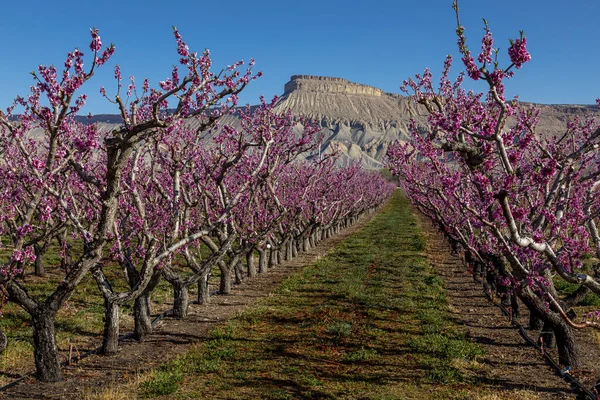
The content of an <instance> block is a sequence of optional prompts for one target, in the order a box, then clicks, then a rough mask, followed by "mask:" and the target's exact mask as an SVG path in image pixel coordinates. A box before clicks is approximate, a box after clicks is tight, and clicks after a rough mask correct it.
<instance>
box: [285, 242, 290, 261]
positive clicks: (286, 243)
mask: <svg viewBox="0 0 600 400" xmlns="http://www.w3.org/2000/svg"><path fill="white" fill-rule="evenodd" d="M283 259H284V260H285V261H290V260H291V259H292V242H291V240H288V241H287V242H285V256H284V258H283Z"/></svg>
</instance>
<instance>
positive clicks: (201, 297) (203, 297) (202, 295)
mask: <svg viewBox="0 0 600 400" xmlns="http://www.w3.org/2000/svg"><path fill="white" fill-rule="evenodd" d="M209 275H210V269H209V268H206V271H204V272H203V273H202V275H201V277H200V280H199V281H198V304H208V303H209V301H210V293H209V291H208V277H209Z"/></svg>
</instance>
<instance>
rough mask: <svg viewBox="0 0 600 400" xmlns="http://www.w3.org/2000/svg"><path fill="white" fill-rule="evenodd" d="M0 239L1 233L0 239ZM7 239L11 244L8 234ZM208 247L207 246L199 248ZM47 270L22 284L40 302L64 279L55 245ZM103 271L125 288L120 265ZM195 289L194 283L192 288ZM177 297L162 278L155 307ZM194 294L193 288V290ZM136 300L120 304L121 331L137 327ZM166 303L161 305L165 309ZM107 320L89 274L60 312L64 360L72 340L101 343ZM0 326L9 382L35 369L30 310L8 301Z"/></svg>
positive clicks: (2, 374)
mask: <svg viewBox="0 0 600 400" xmlns="http://www.w3.org/2000/svg"><path fill="white" fill-rule="evenodd" d="M0 239H2V238H0ZM3 242H4V243H5V244H7V242H8V241H7V240H6V238H4V239H3ZM201 251H205V252H206V249H201ZM8 254H9V251H8V250H7V249H6V248H4V249H3V250H0V262H1V260H2V257H5V259H6V258H7V257H8ZM44 264H45V268H46V272H47V275H46V277H44V278H41V277H36V276H34V275H33V274H32V271H30V270H27V271H26V276H25V280H24V281H23V282H22V285H23V287H25V288H26V290H27V291H28V292H29V293H30V294H31V295H32V296H34V297H35V298H36V299H37V300H38V301H43V300H44V299H45V298H46V297H47V296H48V295H49V294H50V293H52V292H53V291H54V290H55V289H56V286H57V285H58V283H59V282H60V281H61V279H63V277H64V272H63V271H62V270H61V269H60V268H59V265H60V257H59V255H58V248H57V247H56V246H51V247H50V248H49V251H48V252H47V253H46V254H45V256H44ZM215 272H217V273H215V274H214V275H215V276H214V277H213V279H212V280H211V285H212V288H214V287H215V286H216V285H217V284H218V268H217V267H215ZM105 273H106V274H107V276H108V277H109V279H110V280H111V282H113V283H114V286H113V288H114V289H115V290H117V291H119V290H124V289H126V281H125V277H124V275H123V271H122V269H121V268H120V267H119V266H117V265H109V266H108V267H106V268H105ZM194 289H195V288H192V292H193V291H194ZM172 298H173V294H172V289H171V286H170V285H169V284H168V283H167V282H166V281H164V280H162V281H161V282H160V284H159V285H158V287H157V288H156V290H155V291H154V292H153V294H152V302H153V307H154V310H156V309H158V307H160V306H161V305H163V304H165V303H171V302H172ZM190 298H191V299H193V298H194V293H190ZM132 305H133V304H132V303H130V304H125V305H123V306H122V308H121V310H122V316H121V329H122V332H123V333H127V332H128V331H131V329H132V327H133V318H132V313H133V311H132ZM164 308H166V306H162V309H164ZM103 320H104V300H103V298H102V296H101V294H100V293H99V290H98V287H97V285H96V282H95V280H94V279H93V277H92V275H91V274H88V275H87V276H86V277H85V278H84V279H83V281H82V283H81V284H80V285H79V286H78V287H77V288H76V289H75V291H74V292H73V294H72V295H71V297H70V298H69V299H68V300H67V302H66V304H65V305H64V307H63V308H62V309H60V310H59V311H58V313H57V316H56V332H57V333H56V336H57V344H58V348H59V350H60V357H61V361H65V360H66V358H67V354H68V349H69V345H70V344H73V346H74V347H75V349H76V350H78V351H80V352H84V351H85V350H89V349H93V348H96V347H97V346H99V345H100V344H101V343H102V330H103ZM0 329H1V330H3V331H4V332H5V333H6V335H7V338H8V347H7V349H6V351H5V352H4V353H3V354H2V355H0V385H2V384H5V383H8V382H10V381H11V380H12V379H13V376H14V375H15V374H24V373H29V372H32V371H33V370H34V368H35V366H34V363H33V347H32V345H31V344H30V343H31V340H32V328H31V323H30V319H29V315H28V314H27V313H26V312H25V311H24V310H22V309H21V308H20V307H19V306H17V305H16V304H14V303H10V302H9V303H7V304H6V305H4V307H3V308H2V314H1V316H0Z"/></svg>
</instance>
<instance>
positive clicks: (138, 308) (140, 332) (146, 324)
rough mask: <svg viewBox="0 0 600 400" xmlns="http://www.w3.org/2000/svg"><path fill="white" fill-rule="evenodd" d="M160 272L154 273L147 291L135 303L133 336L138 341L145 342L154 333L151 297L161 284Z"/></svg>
mask: <svg viewBox="0 0 600 400" xmlns="http://www.w3.org/2000/svg"><path fill="white" fill-rule="evenodd" d="M160 277H161V273H160V271H154V273H153V275H152V279H151V280H150V283H149V284H148V286H147V287H146V289H145V290H144V291H143V292H142V293H141V294H140V295H139V296H138V297H137V298H136V299H135V302H134V303H133V319H134V327H133V336H134V337H135V338H136V340H138V341H140V342H141V341H143V340H144V339H145V338H146V336H148V335H149V334H150V333H152V319H151V317H152V315H151V313H150V312H151V310H150V296H151V295H152V292H153V291H154V289H155V288H156V286H158V283H159V282H160Z"/></svg>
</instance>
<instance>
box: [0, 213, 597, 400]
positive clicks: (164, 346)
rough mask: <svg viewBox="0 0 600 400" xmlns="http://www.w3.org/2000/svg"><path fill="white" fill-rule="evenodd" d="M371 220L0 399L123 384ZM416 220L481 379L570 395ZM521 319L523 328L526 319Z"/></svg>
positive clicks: (545, 394)
mask: <svg viewBox="0 0 600 400" xmlns="http://www.w3.org/2000/svg"><path fill="white" fill-rule="evenodd" d="M369 220H370V217H365V218H362V219H361V220H360V221H359V222H358V223H356V224H355V225H353V226H352V227H350V228H348V229H346V230H344V231H342V232H341V233H340V234H339V235H337V236H335V237H332V238H330V239H328V240H325V241H323V242H321V243H320V244H319V245H318V246H317V247H315V248H314V249H312V250H310V251H309V252H307V253H300V254H299V255H298V257H296V258H294V259H293V260H292V261H286V262H284V263H283V264H281V265H279V266H276V267H275V268H273V269H271V270H269V272H268V273H267V274H265V275H261V276H258V277H256V278H252V279H248V280H247V281H246V282H244V284H242V285H238V286H234V288H233V290H232V293H231V295H228V296H213V297H211V303H210V304H209V305H204V306H201V305H192V306H190V312H189V317H188V318H187V319H186V320H175V319H172V318H165V319H164V320H163V321H161V322H160V323H159V325H158V326H157V327H156V329H155V332H154V333H153V334H152V335H150V337H149V338H148V339H147V340H145V341H144V342H142V343H139V342H136V341H134V340H125V341H123V342H122V344H121V349H120V352H119V353H118V354H117V355H115V356H113V357H103V356H97V355H92V356H90V357H88V358H86V359H84V360H81V361H80V362H79V363H78V364H76V365H73V366H70V367H66V368H65V370H64V374H65V380H64V381H62V382H57V383H40V382H37V381H36V380H35V379H34V378H33V377H29V378H27V379H25V380H24V381H22V382H21V383H19V384H18V385H16V386H14V387H12V388H10V389H8V390H7V391H6V392H4V393H1V394H0V398H1V399H79V398H83V397H84V396H85V394H86V393H88V394H89V393H93V392H99V391H101V390H102V389H107V388H109V387H110V386H112V385H117V384H124V383H126V382H127V381H128V380H129V379H131V378H132V377H134V376H135V375H136V374H138V373H141V372H144V371H147V370H149V369H152V368H154V367H156V366H158V365H159V364H160V363H163V362H165V361H168V360H170V359H172V358H174V357H176V356H177V355H179V354H182V353H184V352H185V351H186V350H188V349H189V347H190V346H191V345H193V344H194V343H197V342H200V341H203V340H206V339H207V338H208V335H209V331H210V330H211V329H213V328H215V327H216V326H219V325H220V324H223V323H224V322H225V321H226V320H227V319H228V318H231V317H233V316H235V315H237V314H239V313H240V312H242V311H243V310H244V309H245V308H246V307H247V306H248V305H250V304H252V303H254V302H255V301H256V300H258V299H260V298H263V297H265V296H268V295H269V294H270V293H272V292H273V291H274V289H275V288H276V287H277V286H278V285H279V284H280V283H281V282H282V281H283V280H284V279H285V278H286V277H287V276H289V275H290V274H291V273H293V272H295V271H297V270H299V269H301V268H302V267H304V266H305V265H307V264H309V263H312V262H314V261H315V260H317V259H319V258H320V257H322V256H324V255H325V253H326V252H327V251H328V250H329V249H331V248H332V247H334V246H336V245H337V244H338V243H340V242H341V241H343V240H344V239H345V238H346V237H347V236H349V235H351V234H352V233H354V232H356V231H358V230H359V229H361V228H362V227H363V226H364V225H365V224H366V223H367V222H368V221H369ZM420 221H421V226H422V228H423V231H424V235H425V237H426V239H427V252H428V254H429V257H430V259H431V261H432V263H434V264H435V265H436V267H437V269H438V270H439V273H440V275H441V277H442V278H443V279H444V281H445V285H446V289H447V291H448V299H449V302H450V305H451V310H452V313H453V316H454V319H455V320H456V322H457V323H458V324H461V325H463V326H464V327H465V328H466V329H467V331H468V334H469V336H470V337H471V338H472V339H473V340H474V341H476V342H478V343H480V344H481V346H483V347H484V348H485V350H486V356H485V359H484V361H482V364H484V365H485V366H484V368H482V371H483V372H482V374H483V376H481V377H480V382H482V384H483V385H484V386H486V387H488V388H489V389H490V390H492V391H495V392H497V393H498V394H499V397H498V398H501V393H502V392H503V391H511V392H512V391H515V390H525V391H530V392H535V394H536V395H537V396H539V398H540V399H572V398H574V395H573V394H572V392H571V391H570V388H569V385H568V384H566V383H565V382H564V381H563V380H562V379H561V378H559V377H557V376H555V375H554V373H553V371H552V370H551V369H550V368H549V367H548V366H547V365H546V364H545V363H544V362H543V360H542V358H541V356H540V355H539V353H538V352H537V351H535V350H534V349H533V348H532V347H529V346H527V345H525V342H524V340H523V339H522V338H521V336H520V335H519V334H518V332H517V331H516V330H515V328H513V327H512V326H511V324H510V322H509V321H508V320H507V319H506V318H505V317H504V316H503V315H502V314H501V312H500V310H499V309H498V308H497V307H495V306H494V305H492V304H491V303H490V302H488V301H487V300H486V298H485V297H484V295H483V293H482V290H481V287H480V286H479V285H478V284H477V283H475V282H474V281H473V279H472V277H471V276H470V274H469V272H468V270H466V268H465V267H464V265H463V264H462V263H461V260H460V259H459V257H458V256H454V255H452V254H451V252H450V248H449V246H448V245H447V243H446V242H445V241H444V240H443V238H442V237H441V236H440V235H439V233H438V232H437V231H436V230H435V229H434V228H433V227H432V226H431V225H430V224H429V222H428V221H426V220H425V219H424V218H423V217H421V218H420ZM521 323H523V324H524V325H526V320H523V321H521ZM532 337H535V336H534V335H532ZM596 340H597V339H596ZM581 343H582V346H581V352H582V355H583V357H582V358H583V363H584V368H582V370H581V371H575V372H574V374H577V376H578V377H579V376H581V377H582V378H581V379H582V381H583V382H584V383H585V384H586V386H587V387H590V386H592V385H593V382H594V381H595V379H596V375H597V373H598V372H597V369H596V370H595V368H596V365H597V360H599V359H600V352H599V351H598V350H599V349H598V346H595V345H593V343H592V342H591V340H590V338H589V337H588V338H586V339H585V340H582V341H581Z"/></svg>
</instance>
